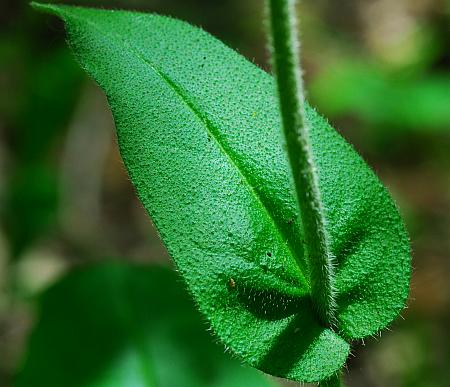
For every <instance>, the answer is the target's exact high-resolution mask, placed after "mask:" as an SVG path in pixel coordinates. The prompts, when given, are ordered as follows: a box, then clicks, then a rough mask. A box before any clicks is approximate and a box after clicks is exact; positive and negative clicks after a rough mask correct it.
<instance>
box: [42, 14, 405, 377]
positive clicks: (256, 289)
mask: <svg viewBox="0 0 450 387" xmlns="http://www.w3.org/2000/svg"><path fill="white" fill-rule="evenodd" d="M35 6H36V7H38V8H40V9H43V10H45V11H48V12H50V13H54V14H56V15H58V16H59V17H61V18H62V19H63V20H64V21H65V23H66V28H67V32H68V41H69V44H70V45H71V47H72V49H73V51H74V53H75V55H76V58H77V60H78V61H79V63H80V64H81V66H82V67H83V68H84V69H85V70H86V71H87V72H88V73H89V74H90V75H91V76H92V77H93V78H94V79H95V80H96V82H97V83H98V84H99V85H100V86H101V87H102V88H103V90H104V91H105V93H106V95H107V97H108V101H109V104H110V106H111V110H112V112H113V115H114V119H115V123H116V128H117V135H118V141H119V146H120V151H121V154H122V158H123V160H124V163H125V165H126V167H127V169H128V172H129V175H130V177H131V180H132V182H133V184H134V186H135V188H136V191H137V194H138V196H139V198H140V199H141V201H142V203H143V205H144V207H145V208H146V209H147V211H148V212H149V214H150V216H151V218H152V219H153V221H154V223H155V225H156V227H157V228H158V230H159V233H160V235H161V238H162V240H163V241H164V243H165V245H166V247H167V248H168V250H169V253H170V255H171V256H172V258H173V259H174V261H175V262H176V264H177V267H178V268H179V270H180V272H181V273H182V275H183V278H184V279H185V281H186V283H187V285H188V288H189V290H190V291H191V292H192V294H193V296H194V298H195V300H196V302H197V303H198V306H199V308H200V310H201V311H202V312H203V313H204V314H205V316H206V317H207V318H208V320H209V321H210V323H211V325H212V327H213V329H214V331H215V333H216V334H217V335H218V337H219V338H220V339H221V340H222V341H223V342H224V343H225V344H226V345H227V346H228V347H230V349H231V350H232V351H233V352H234V353H235V354H237V355H238V356H240V357H241V358H242V359H244V360H245V361H246V362H248V363H250V364H251V365H253V366H255V367H257V368H259V369H261V370H263V371H265V372H268V373H271V374H274V375H277V376H281V377H286V378H290V379H294V380H301V381H318V380H322V379H323V378H326V377H328V376H329V375H331V374H332V373H334V372H335V371H336V370H338V369H339V368H340V367H341V366H342V365H343V363H344V362H345V359H346V357H347V355H348V352H349V344H348V341H350V340H351V339H357V338H362V337H364V336H367V335H372V334H374V333H375V332H377V331H378V330H380V329H382V328H383V327H385V326H386V325H387V324H389V323H390V322H391V321H392V320H393V319H394V318H395V317H396V316H397V315H398V313H399V312H400V311H401V310H402V308H403V307H404V304H405V301H406V298H407V295H408V290H409V277H410V252H409V241H408V237H407V234H406V232H405V229H404V226H403V224H402V221H401V219H400V216H399V214H398V211H397V209H396V207H395V205H394V203H393V202H392V200H391V198H390V197H389V194H388V193H387V191H386V190H385V189H384V187H383V186H382V185H381V184H380V182H379V181H378V179H377V178H376V176H375V175H374V173H373V172H372V171H371V170H370V169H369V168H368V167H367V166H366V164H365V163H364V162H363V160H362V159H361V158H360V157H359V156H358V155H357V153H356V152H355V151H354V150H353V148H352V147H351V146H350V145H349V144H347V143H346V142H345V140H344V139H342V137H340V136H339V134H337V133H336V131H335V130H334V129H333V128H331V127H330V126H329V124H328V123H327V122H326V121H325V120H324V119H323V118H321V117H320V116H319V115H318V114H317V113H316V112H315V111H314V110H313V109H311V108H310V107H307V118H308V120H309V121H310V125H311V139H312V145H313V153H314V157H315V162H316V164H317V167H318V175H319V187H320V191H321V195H322V200H323V205H324V209H325V212H326V218H327V229H328V233H329V236H330V240H331V247H332V251H333V254H334V255H335V256H336V262H337V267H336V288H337V289H336V291H337V293H336V294H337V327H336V329H335V330H331V329H329V328H326V327H323V326H321V325H320V323H319V320H318V319H317V318H316V316H315V315H314V312H313V310H312V308H311V300H310V284H309V275H308V267H307V260H306V252H305V250H306V249H305V246H304V241H303V231H302V226H301V224H300V222H299V217H298V214H299V209H298V204H297V202H296V197H295V193H294V185H293V179H292V174H291V171H290V170H289V166H288V162H287V156H286V153H285V151H284V148H283V145H282V138H281V130H280V125H281V123H280V114H279V110H278V101H277V96H276V91H275V85H274V81H273V79H272V77H271V76H270V75H268V74H267V73H265V72H264V71H262V70H261V69H259V68H258V67H256V66H255V65H253V64H252V63H250V62H248V61H247V60H246V59H245V58H243V57H242V56H240V55H239V54H237V53H236V52H234V51H233V50H231V49H230V48H228V47H226V46H225V45H224V44H223V43H221V42H220V41H218V40H216V39H215V38H213V37H212V36H210V35H209V34H207V33H206V32H204V31H202V30H201V29H198V28H195V27H192V26H190V25H188V24H187V23H184V22H181V21H178V20H174V19H171V18H167V17H162V16H157V15H151V14H141V13H133V12H126V11H104V10H94V9H87V8H77V7H67V6H54V5H35Z"/></svg>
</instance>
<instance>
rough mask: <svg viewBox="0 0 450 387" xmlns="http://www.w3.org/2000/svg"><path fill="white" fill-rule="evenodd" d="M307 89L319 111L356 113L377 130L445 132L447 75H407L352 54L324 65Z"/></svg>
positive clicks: (449, 108) (449, 103) (449, 104)
mask: <svg viewBox="0 0 450 387" xmlns="http://www.w3.org/2000/svg"><path fill="white" fill-rule="evenodd" d="M349 59H350V58H349ZM310 91H311V95H312V96H313V98H314V99H315V102H316V103H317V105H318V106H320V107H321V109H322V111H323V112H324V113H326V114H331V115H333V116H339V115H341V116H355V117H357V118H359V119H360V120H361V121H362V122H363V123H365V124H366V125H367V124H370V125H374V126H376V127H378V128H379V130H387V131H388V130H392V129H394V130H396V131H405V132H409V131H411V130H416V131H440V130H442V131H447V132H450V127H449V123H450V75H448V74H433V75H432V76H429V77H423V76H418V77H417V76H414V77H412V79H411V77H409V76H407V75H406V76H402V74H390V73H386V72H384V71H382V69H380V68H377V67H375V66H373V65H370V64H368V63H358V59H354V60H349V61H348V62H345V63H332V64H330V65H329V66H327V67H326V68H325V69H324V71H323V72H322V73H321V74H320V77H317V78H316V79H315V80H314V81H313V82H312V84H311V89H310ZM331 91H332V92H331Z"/></svg>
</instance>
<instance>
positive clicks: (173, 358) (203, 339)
mask: <svg viewBox="0 0 450 387" xmlns="http://www.w3.org/2000/svg"><path fill="white" fill-rule="evenodd" d="M212 341H213V338H212V337H211V336H210V335H209V334H208V333H207V332H206V329H205V323H204V322H203V321H202V320H201V318H200V315H199V314H198V312H197V311H196V308H195V306H194V304H193V302H192V301H191V300H190V299H189V297H188V294H187V292H186V291H185V289H184V288H183V286H182V283H181V280H180V278H178V276H177V274H175V273H174V272H173V271H172V270H170V269H167V268H162V267H157V266H155V267H148V266H142V265H130V264H125V263H119V262H115V263H114V262H110V263H102V264H99V265H93V266H92V265H91V266H89V267H84V268H79V269H76V270H74V271H73V272H72V273H69V274H68V275H67V276H66V277H64V278H63V279H62V280H61V281H59V282H58V283H57V284H56V285H54V286H52V287H51V288H50V289H49V290H48V291H46V292H45V293H44V294H43V295H42V296H41V297H40V299H39V320H38V323H37V325H36V327H35V328H34V329H33V332H32V334H31V337H30V339H29V344H28V350H27V353H26V355H25V361H24V364H23V366H22V367H21V371H20V372H19V375H18V377H17V383H16V386H17V387H41V386H42V387H61V386H67V387H72V386H73V387H81V386H89V387H94V386H97V387H100V386H102V387H123V386H147V387H152V386H158V387H173V386H183V387H190V386H192V387H201V386H205V387H270V386H273V387H274V386H275V384H274V383H273V382H272V381H270V380H269V379H268V378H267V377H266V376H264V375H263V374H262V373H260V372H258V371H256V370H255V369H252V368H250V367H244V366H242V365H241V364H240V362H239V361H238V360H236V359H232V358H231V357H229V356H228V355H226V354H224V353H223V349H222V348H221V346H219V345H217V344H215V343H213V342H212Z"/></svg>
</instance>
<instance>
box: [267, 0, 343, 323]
mask: <svg viewBox="0 0 450 387" xmlns="http://www.w3.org/2000/svg"><path fill="white" fill-rule="evenodd" d="M268 5H269V7H268V9H269V22H270V28H271V49H272V66H273V70H274V73H275V77H276V80H277V87H278V96H279V104H280V110H281V116H282V124H283V132H284V137H285V142H286V147H287V153H288V158H289V163H290V165H291V169H292V173H293V176H294V182H295V189H296V194H297V200H298V204H299V207H300V211H301V221H302V224H303V230H304V236H305V241H306V245H307V252H308V264H309V270H310V282H311V296H312V300H313V304H314V307H315V309H316V311H317V313H318V316H319V318H320V319H321V321H322V323H323V324H325V325H326V326H332V325H333V321H334V310H335V303H334V286H333V284H334V268H333V260H334V257H333V255H332V253H331V251H330V246H329V245H330V244H329V237H328V233H327V230H326V220H325V216H324V209H323V205H322V201H321V197H320V191H319V183H318V176H317V170H316V166H315V163H314V157H313V154H312V148H311V140H310V134H309V132H310V131H309V127H308V122H307V119H306V114H305V103H304V95H303V81H302V76H301V70H300V63H299V42H298V36H297V25H296V24H297V23H296V16H295V0H268Z"/></svg>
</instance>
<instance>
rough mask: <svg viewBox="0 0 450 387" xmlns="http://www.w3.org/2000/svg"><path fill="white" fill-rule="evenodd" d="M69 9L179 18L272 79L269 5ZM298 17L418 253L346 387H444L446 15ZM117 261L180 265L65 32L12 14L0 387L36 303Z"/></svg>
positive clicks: (324, 6) (109, 2) (449, 40)
mask: <svg viewBox="0 0 450 387" xmlns="http://www.w3.org/2000/svg"><path fill="white" fill-rule="evenodd" d="M67 3H71V4H78V5H91V6H101V7H105V8H126V9H135V10H143V11H151V12H158V13H161V14H166V15H171V16H174V17H177V18H180V19H183V20H186V21H188V22H190V23H192V24H195V25H199V26H202V27H203V28H204V29H205V30H207V31H209V32H210V33H212V34H213V35H215V36H217V37H218V38H220V39H221V40H223V41H224V42H225V43H226V44H228V45H229V46H231V47H233V48H235V49H237V50H238V51H239V52H241V53H242V54H243V55H245V56H246V57H247V58H249V59H250V60H252V61H253V62H255V63H256V64H258V65H259V66H261V67H262V68H264V69H266V70H269V66H268V63H267V50H266V48H265V32H264V24H263V14H264V12H263V3H264V2H263V1H262V0H258V1H257V0H246V1H242V0H228V1H211V0H209V1H208V0H202V1H200V0H165V1H162V0H128V1H125V0H123V1H119V0H104V1H103V0H102V1H81V0H78V1H75V0H74V1H71V2H67ZM299 14H300V16H301V30H302V48H303V58H302V61H303V65H304V68H305V81H306V87H307V97H308V99H309V101H310V102H311V103H312V105H314V106H315V107H316V108H317V109H318V111H319V112H320V113H322V114H323V115H325V116H326V117H327V118H328V119H329V120H330V122H331V123H332V124H333V125H334V126H335V128H336V129H337V130H338V131H339V132H340V133H341V134H342V135H343V136H344V137H345V138H346V139H347V140H349V141H350V142H351V143H352V144H354V146H355V148H356V149H357V150H358V151H359V153H360V154H361V155H362V156H363V158H364V159H365V160H366V161H367V162H368V163H369V165H371V166H372V167H373V168H374V170H375V171H376V173H377V174H378V175H379V176H380V178H381V180H382V181H383V182H384V184H385V185H386V186H387V187H388V188H389V189H390V191H391V193H392V195H393V196H394V198H395V199H396V201H397V203H398V205H399V207H400V210H401V212H402V214H403V216H404V219H405V221H406V224H407V228H408V230H409V232H410V236H411V245H412V251H413V277H412V286H411V297H410V301H409V306H408V308H407V309H406V310H405V311H404V312H403V313H402V317H403V318H399V319H398V320H397V321H396V322H395V323H394V324H393V325H392V326H391V327H390V329H389V330H386V331H384V332H383V334H382V339H381V340H379V338H378V337H377V338H371V339H369V340H366V341H365V342H356V343H354V345H353V355H354V356H351V357H350V359H349V361H348V364H347V369H348V372H347V374H346V380H347V383H348V385H349V386H392V387H396V386H402V387H403V386H404V387H416V386H417V387H419V386H420V387H425V386H449V385H450V382H449V380H450V2H449V1H447V0H396V1H392V0H340V1H330V0H328V1H325V0H303V1H302V2H301V4H300V6H299ZM338 167H339V166H337V168H338ZM108 257H127V258H126V259H123V260H125V261H126V262H127V263H128V262H135V263H139V264H145V265H146V264H154V263H157V264H159V265H165V266H170V265H171V263H170V261H169V260H168V256H167V253H166V251H165V249H164V247H163V246H162V244H161V242H160V241H159V239H158V236H157V235H156V232H155V230H154V228H153V226H152V224H151V221H150V220H149V219H148V217H147V215H146V214H145V212H144V210H143V208H142V207H141V205H140V204H139V202H138V200H137V198H136V197H135V195H134V193H133V189H132V187H131V184H130V182H129V180H128V178H127V176H126V173H125V171H124V167H123V166H122V163H121V160H120V156H119V155H118V151H117V147H116V145H115V139H114V131H113V123H112V119H111V114H110V112H109V110H108V107H107V104H106V101H105V98H104V96H103V95H102V93H101V92H100V90H99V89H98V88H97V87H96V86H95V85H94V84H93V82H92V81H90V80H89V79H87V77H86V76H85V75H84V73H83V72H82V71H81V70H80V69H79V68H78V66H77V64H76V63H75V61H74V60H73V58H72V55H71V53H70V52H69V50H68V48H67V47H66V45H65V43H64V29H63V26H62V24H61V22H59V21H58V20H56V19H54V18H51V17H48V16H45V15H41V14H38V13H36V12H34V11H33V10H32V9H31V8H30V7H29V6H28V4H27V2H25V1H19V0H2V1H1V2H0V387H4V386H10V385H13V381H14V375H15V374H16V371H17V369H18V367H19V365H20V364H21V362H22V359H23V358H24V354H25V353H27V340H28V337H29V334H30V332H31V330H32V328H33V326H34V324H35V323H36V321H37V315H38V314H37V308H36V305H37V302H38V301H37V298H36V296H37V295H38V294H39V293H40V292H42V291H43V290H44V289H46V288H47V287H48V286H49V285H51V284H52V283H54V282H55V281H57V280H58V279H60V278H62V277H63V276H64V275H65V274H66V273H68V271H69V270H71V269H72V268H74V267H75V266H82V265H86V264H91V263H94V262H98V261H103V260H106V259H107V258H108ZM277 383H281V382H279V381H278V382H277ZM289 385H290V384H289Z"/></svg>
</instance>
